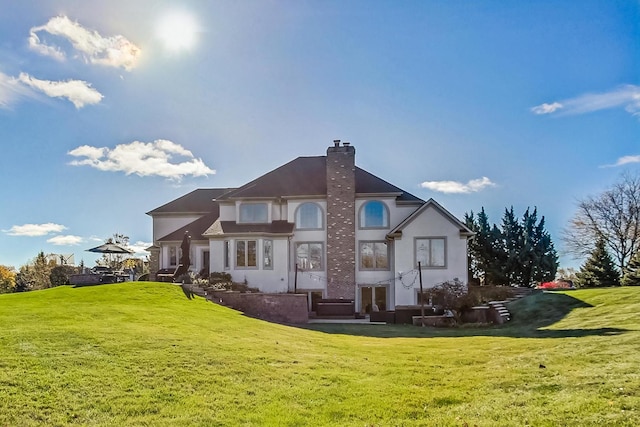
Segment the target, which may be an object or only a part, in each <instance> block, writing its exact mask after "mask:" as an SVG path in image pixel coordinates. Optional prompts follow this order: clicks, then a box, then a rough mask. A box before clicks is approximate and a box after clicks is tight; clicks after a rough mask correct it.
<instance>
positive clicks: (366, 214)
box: [360, 200, 389, 228]
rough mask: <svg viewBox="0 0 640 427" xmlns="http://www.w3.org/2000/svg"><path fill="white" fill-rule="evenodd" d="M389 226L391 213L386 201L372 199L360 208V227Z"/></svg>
mask: <svg viewBox="0 0 640 427" xmlns="http://www.w3.org/2000/svg"><path fill="white" fill-rule="evenodd" d="M388 227H389V213H388V211H387V206H386V205H385V204H384V203H382V202H380V201H378V200H372V201H370V202H367V203H365V204H364V205H362V207H361V208H360V228H388Z"/></svg>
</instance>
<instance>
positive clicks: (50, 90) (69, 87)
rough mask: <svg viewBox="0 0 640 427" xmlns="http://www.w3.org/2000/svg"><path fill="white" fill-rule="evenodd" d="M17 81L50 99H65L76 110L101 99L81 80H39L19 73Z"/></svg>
mask: <svg viewBox="0 0 640 427" xmlns="http://www.w3.org/2000/svg"><path fill="white" fill-rule="evenodd" d="M18 81H19V82H20V83H23V84H25V85H27V86H29V87H31V88H33V89H37V90H39V91H41V92H43V93H44V94H45V95H47V96H50V97H52V98H67V99H68V100H69V101H71V102H72V103H73V105H75V107H76V108H82V107H84V106H85V105H86V104H89V105H91V104H97V103H99V102H100V101H101V100H102V98H103V96H102V94H101V93H100V92H98V91H97V90H95V89H94V88H92V87H91V84H89V83H87V82H84V81H82V80H67V81H51V80H39V79H36V78H35V77H31V76H30V75H28V74H26V73H20V76H19V77H18Z"/></svg>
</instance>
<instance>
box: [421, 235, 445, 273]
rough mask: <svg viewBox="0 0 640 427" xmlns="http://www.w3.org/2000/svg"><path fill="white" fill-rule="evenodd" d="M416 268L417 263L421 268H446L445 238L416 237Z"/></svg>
mask: <svg viewBox="0 0 640 427" xmlns="http://www.w3.org/2000/svg"><path fill="white" fill-rule="evenodd" d="M414 250H415V260H416V268H417V267H418V262H420V265H421V266H422V268H446V266H447V239H446V238H445V237H416V239H415V247H414Z"/></svg>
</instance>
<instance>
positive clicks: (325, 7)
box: [0, 0, 640, 268]
mask: <svg viewBox="0 0 640 427" xmlns="http://www.w3.org/2000/svg"><path fill="white" fill-rule="evenodd" d="M178 4H179V6H178ZM0 10H1V11H2V12H1V13H0V141H1V145H2V155H1V156H0V171H1V172H0V176H1V177H2V181H3V184H4V185H3V191H2V201H1V206H2V208H1V209H0V264H3V265H10V266H14V267H16V268H17V267H19V266H20V265H23V264H25V263H26V262H27V261H29V260H30V259H32V258H34V257H35V256H36V255H37V253H38V252H39V251H44V252H45V253H63V254H68V253H74V254H75V261H76V263H78V262H79V261H80V260H81V259H82V260H84V261H85V263H86V264H87V265H93V261H94V260H95V258H96V257H95V256H94V255H93V254H91V253H88V252H86V251H85V250H86V249H88V248H91V247H93V246H97V245H98V244H100V242H102V241H104V240H105V239H106V238H108V237H110V236H111V235H112V234H113V233H123V234H125V235H127V236H129V237H130V241H131V243H132V244H134V245H135V246H136V247H141V248H142V247H144V246H145V245H148V244H150V242H151V218H150V217H148V216H147V215H145V212H147V211H149V210H152V209H154V208H156V207H158V206H160V205H162V204H164V203H166V202H168V201H170V200H172V199H174V198H176V197H179V196H180V195H183V194H185V193H187V192H189V191H191V190H193V189H195V188H202V187H234V186H239V185H241V184H244V183H246V182H247V181H249V180H251V179H253V178H255V177H257V176H260V175H262V174H263V173H265V172H268V171H269V170H271V169H273V168H275V167H277V166H279V165H281V164H283V163H286V162H288V161H289V160H292V159H293V158H295V157H297V156H301V155H304V156H310V155H311V156H313V155H324V154H325V152H326V148H327V147H328V146H329V145H331V144H332V140H334V139H341V140H343V141H349V142H351V143H352V144H353V145H354V146H355V147H356V162H357V163H358V165H359V166H360V167H362V168H364V169H366V170H368V171H370V172H372V173H374V174H376V175H378V176H380V177H382V178H384V179H386V180H387V181H389V182H391V183H393V184H395V185H397V186H399V187H401V188H403V189H405V190H407V191H409V192H411V193H413V194H415V195H417V196H419V197H421V198H423V199H428V198H430V197H433V198H434V199H435V200H437V201H438V202H439V203H440V204H442V205H443V206H445V207H446V208H447V209H449V210H450V211H451V212H452V213H454V214H455V215H457V216H459V217H460V218H462V217H463V215H464V213H465V212H468V211H470V210H474V211H478V210H480V208H481V207H482V206H484V207H485V209H486V211H487V212H488V214H489V217H490V220H491V221H492V222H499V221H500V220H501V217H502V212H503V211H504V209H505V207H508V206H512V205H513V207H514V209H515V211H516V212H517V213H518V214H519V215H521V214H522V213H523V212H524V210H525V209H526V208H527V207H528V206H531V207H533V206H537V207H538V212H539V214H540V215H544V216H545V217H546V221H547V228H548V230H549V231H550V232H551V234H552V238H553V239H554V242H555V244H556V247H557V248H558V249H559V250H560V251H562V249H563V244H562V241H561V230H562V229H563V228H564V227H565V226H566V225H567V223H568V221H569V219H570V218H571V216H572V215H573V213H574V212H575V202H576V200H578V199H580V198H583V197H585V196H588V195H592V194H597V193H598V192H600V191H602V190H604V189H606V188H607V187H608V186H610V185H611V184H612V183H613V182H615V181H616V180H617V179H618V178H619V176H620V174H621V173H623V172H625V171H627V172H629V171H630V172H635V171H637V169H638V167H639V166H640V146H639V144H638V143H639V138H640V2H639V1H634V0H626V1H613V0H602V1H588V0H584V1H580V2H576V1H573V0H572V1H562V0H559V1H553V2H552V1H399V2H398V1H375V0H373V1H368V0H367V1H358V0H354V1H349V2H344V1H329V0H326V1H299V0H296V1H293V0H291V1H242V2H237V1H215V2H210V1H182V2H179V3H178V2H170V1H144V0H136V1H135V2H131V1H109V2H85V1H79V0H75V1H53V0H51V1H47V0H37V1H36V0H32V1H21V2H15V1H9V0H0ZM561 261H562V265H563V266H577V265H579V261H575V260H572V259H571V258H570V257H568V256H563V257H562V259H561Z"/></svg>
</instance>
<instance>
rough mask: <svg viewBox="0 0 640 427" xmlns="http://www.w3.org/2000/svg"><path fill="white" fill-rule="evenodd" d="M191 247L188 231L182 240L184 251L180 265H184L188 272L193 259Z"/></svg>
mask: <svg viewBox="0 0 640 427" xmlns="http://www.w3.org/2000/svg"><path fill="white" fill-rule="evenodd" d="M190 247H191V238H190V237H189V232H188V231H187V232H185V233H184V237H183V238H182V244H181V245H180V249H182V256H181V257H180V264H182V265H183V266H184V267H185V268H186V269H187V270H188V269H189V266H190V265H191V259H190V258H189V248H190Z"/></svg>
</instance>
